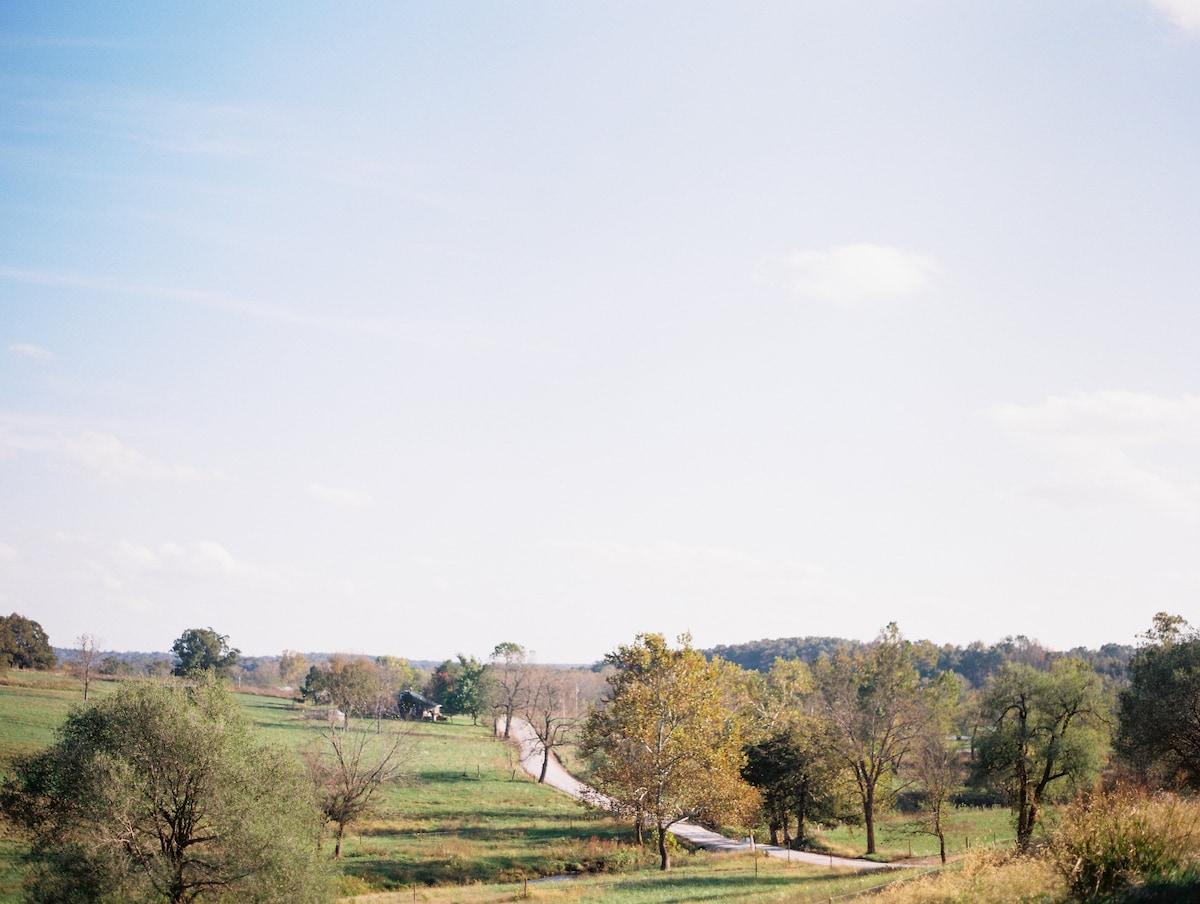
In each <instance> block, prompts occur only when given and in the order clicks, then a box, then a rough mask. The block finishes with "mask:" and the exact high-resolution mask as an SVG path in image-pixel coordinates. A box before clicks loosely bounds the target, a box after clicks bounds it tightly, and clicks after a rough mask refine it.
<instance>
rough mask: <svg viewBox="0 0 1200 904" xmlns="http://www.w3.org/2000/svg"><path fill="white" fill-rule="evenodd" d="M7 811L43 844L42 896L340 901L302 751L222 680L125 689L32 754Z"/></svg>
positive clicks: (39, 855) (38, 873)
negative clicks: (268, 734)
mask: <svg viewBox="0 0 1200 904" xmlns="http://www.w3.org/2000/svg"><path fill="white" fill-rule="evenodd" d="M0 812H2V813H3V814H4V816H6V817H7V818H8V819H9V820H11V821H12V822H13V823H14V824H15V825H16V826H17V827H19V828H20V829H21V830H23V831H24V832H25V833H26V834H27V835H28V837H29V838H30V840H31V841H32V844H31V849H30V855H29V856H30V860H31V861H32V869H31V871H30V873H29V877H28V880H27V881H28V888H29V893H30V900H31V901H34V902H57V901H102V902H115V901H137V902H151V901H165V902H170V904H184V902H203V901H231V900H239V901H255V902H260V904H268V902H317V901H328V900H330V894H329V891H330V889H329V885H328V881H327V877H326V876H325V874H324V871H323V870H322V869H321V868H320V867H318V866H317V865H316V864H317V858H316V857H315V856H314V854H315V852H316V849H317V842H318V839H319V837H320V814H319V812H318V810H317V808H316V805H315V803H314V801H313V798H312V793H311V788H310V786H309V784H308V782H307V781H305V778H304V775H303V773H302V771H301V769H300V767H299V764H298V763H297V761H296V758H295V756H294V755H293V754H291V752H290V751H288V750H286V749H285V748H283V747H280V746H273V745H265V744H262V743H260V742H259V741H258V740H257V739H256V738H255V737H254V736H253V735H252V734H251V729H250V727H249V725H248V723H247V722H246V721H245V719H244V718H243V717H242V715H241V709H240V707H239V706H238V704H237V703H236V702H235V701H234V700H233V698H232V696H231V695H230V694H229V692H227V691H226V690H224V689H223V688H222V687H220V686H219V685H218V684H217V683H216V680H215V678H213V677H202V678H201V679H200V680H199V682H198V683H196V684H194V685H192V686H187V687H185V686H181V685H163V684H141V683H136V684H124V685H122V686H121V687H120V688H118V689H117V691H116V692H115V693H114V694H112V695H111V696H108V697H105V698H103V699H101V700H99V701H94V702H92V703H90V704H87V705H86V706H84V707H83V708H80V709H75V710H73V711H72V712H71V713H70V715H68V716H67V719H66V721H65V722H64V723H63V725H62V726H61V727H60V728H59V730H58V735H57V741H56V742H55V743H54V744H53V745H52V746H51V747H48V748H47V749H45V750H43V751H41V752H39V753H35V754H32V755H27V756H24V757H21V758H20V759H18V760H17V761H16V763H15V764H14V766H13V769H12V771H11V777H10V778H9V779H8V780H7V781H5V783H4V785H3V787H2V789H0Z"/></svg>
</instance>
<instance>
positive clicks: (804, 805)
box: [742, 717, 846, 847]
mask: <svg viewBox="0 0 1200 904" xmlns="http://www.w3.org/2000/svg"><path fill="white" fill-rule="evenodd" d="M832 730H833V726H832V725H830V724H829V723H828V722H827V721H825V720H824V719H819V718H811V717H799V718H797V719H795V720H793V722H792V727H791V728H787V729H779V730H777V731H775V732H774V733H773V734H771V735H770V736H769V737H767V738H766V739H764V740H761V741H759V742H758V743H756V744H750V745H747V747H746V764H745V766H743V767H742V778H744V779H745V780H746V781H748V782H749V783H750V784H751V785H753V786H754V787H756V788H757V789H758V790H759V793H760V794H761V796H762V801H763V812H764V814H765V815H766V817H767V828H768V829H769V831H770V833H771V844H778V843H779V832H780V830H781V829H782V830H783V843H784V845H785V846H787V847H791V844H792V836H791V828H790V826H791V818H792V817H793V816H794V817H795V818H796V842H797V843H798V844H801V845H802V844H803V843H804V840H805V828H804V827H805V825H806V824H807V823H808V822H809V821H810V820H813V819H820V820H829V819H837V818H838V817H839V816H841V815H842V813H843V808H842V801H843V799H844V794H843V793H842V789H843V786H844V776H845V771H846V768H845V765H844V763H843V762H842V759H841V757H840V756H839V754H838V750H837V738H836V737H835V736H834V735H833V733H832Z"/></svg>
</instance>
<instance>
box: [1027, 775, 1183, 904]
mask: <svg viewBox="0 0 1200 904" xmlns="http://www.w3.org/2000/svg"><path fill="white" fill-rule="evenodd" d="M1049 853H1050V856H1051V859H1052V861H1053V862H1054V864H1055V865H1056V866H1057V867H1058V869H1059V871H1060V872H1061V873H1062V874H1063V876H1064V877H1065V878H1066V881H1067V884H1068V886H1069V887H1070V889H1071V893H1072V894H1073V895H1074V896H1075V897H1076V898H1077V899H1079V900H1082V901H1093V900H1099V899H1103V898H1107V897H1110V896H1112V895H1113V894H1114V893H1115V892H1120V891H1122V890H1125V889H1131V888H1133V887H1135V886H1151V887H1158V888H1159V889H1160V890H1161V889H1165V888H1166V887H1170V886H1174V887H1176V888H1179V887H1181V886H1182V887H1186V888H1188V889H1189V890H1190V891H1189V894H1188V895H1187V896H1184V897H1180V898H1179V900H1195V897H1193V896H1194V895H1196V894H1197V893H1198V892H1200V801H1197V800H1195V799H1194V798H1184V797H1179V796H1178V795H1175V794H1168V793H1165V792H1160V793H1157V794H1151V793H1147V792H1145V791H1143V790H1141V789H1135V788H1130V787H1117V788H1115V789H1112V790H1109V791H1103V792H1097V793H1095V794H1092V795H1088V796H1086V797H1082V798H1080V799H1079V800H1077V801H1076V802H1075V803H1073V804H1072V805H1071V806H1069V807H1067V809H1066V810H1065V811H1064V812H1063V814H1062V819H1061V822H1060V823H1059V826H1058V829H1057V830H1056V831H1055V832H1054V834H1053V835H1052V837H1051V841H1050V848H1049ZM1156 897H1158V898H1162V897H1163V893H1162V892H1160V893H1159V894H1158V895H1156Z"/></svg>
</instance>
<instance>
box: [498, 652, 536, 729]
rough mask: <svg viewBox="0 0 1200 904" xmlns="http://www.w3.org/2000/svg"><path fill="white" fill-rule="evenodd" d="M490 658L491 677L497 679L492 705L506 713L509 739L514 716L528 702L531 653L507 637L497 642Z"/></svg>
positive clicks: (505, 725) (505, 726)
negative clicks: (526, 699) (528, 666)
mask: <svg viewBox="0 0 1200 904" xmlns="http://www.w3.org/2000/svg"><path fill="white" fill-rule="evenodd" d="M490 661H491V673H492V679H493V681H494V682H495V685H494V687H495V694H494V696H493V699H492V705H493V706H495V708H496V712H497V714H502V715H503V718H504V739H505V740H506V741H507V740H508V734H509V729H510V728H511V726H512V720H513V716H515V715H517V713H518V711H519V710H520V709H521V706H522V705H523V704H524V703H525V695H526V693H527V691H528V688H527V684H528V669H527V665H528V662H529V655H528V653H526V651H525V648H524V647H523V646H521V645H520V644H517V643H512V642H511V641H505V642H504V643H499V644H496V649H494V650H492V655H491V657H490Z"/></svg>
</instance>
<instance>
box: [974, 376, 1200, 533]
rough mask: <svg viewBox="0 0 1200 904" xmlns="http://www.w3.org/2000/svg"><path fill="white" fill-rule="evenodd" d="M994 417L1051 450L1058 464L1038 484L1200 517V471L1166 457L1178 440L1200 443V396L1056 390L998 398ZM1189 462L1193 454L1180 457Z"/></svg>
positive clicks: (1039, 490) (1081, 500)
mask: <svg viewBox="0 0 1200 904" xmlns="http://www.w3.org/2000/svg"><path fill="white" fill-rule="evenodd" d="M991 413H992V417H993V419H994V420H995V421H996V423H998V424H999V425H1000V426H1001V427H1003V428H1004V429H1006V430H1007V431H1008V432H1009V433H1011V434H1013V435H1014V436H1016V437H1018V438H1020V439H1022V440H1023V441H1025V442H1026V443H1028V444H1030V445H1031V446H1032V447H1033V448H1035V449H1037V450H1038V451H1040V452H1041V453H1042V454H1044V455H1046V456H1048V457H1049V458H1050V459H1051V460H1052V461H1054V462H1055V464H1056V466H1057V472H1056V473H1055V475H1054V476H1053V477H1052V478H1051V479H1050V480H1048V481H1047V482H1045V483H1043V484H1040V485H1039V486H1037V487H1035V488H1034V489H1033V492H1034V493H1035V494H1037V495H1039V496H1041V497H1043V498H1045V499H1047V500H1050V501H1053V502H1056V503H1059V504H1064V505H1069V506H1078V505H1089V504H1097V503H1102V502H1111V501H1123V502H1127V503H1134V504H1137V505H1141V506H1147V507H1151V508H1153V509H1157V510H1159V511H1164V512H1168V513H1170V514H1173V515H1176V516H1178V517H1183V518H1187V519H1195V518H1197V517H1200V474H1197V473H1196V469H1195V468H1194V466H1190V465H1188V464H1185V465H1183V466H1180V465H1179V464H1167V463H1165V462H1164V459H1165V460H1166V461H1171V460H1172V459H1171V456H1170V452H1171V451H1172V450H1174V449H1176V448H1177V447H1179V446H1191V445H1196V444H1200V397H1195V396H1183V397H1182V398H1179V399H1166V398H1162V397H1161V396H1153V395H1145V394H1140V393H1133V392H1121V391H1115V392H1094V393H1081V394H1079V395H1075V396H1071V397H1069V398H1062V397H1050V398H1048V399H1046V400H1045V401H1044V402H1043V403H1042V404H1040V405H1034V406H1021V405H1000V406H997V407H996V408H994V409H992V412H991ZM1182 458H1183V460H1184V461H1185V462H1189V463H1190V462H1191V461H1192V460H1193V459H1194V455H1193V454H1188V455H1185V456H1183V457H1182Z"/></svg>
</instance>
